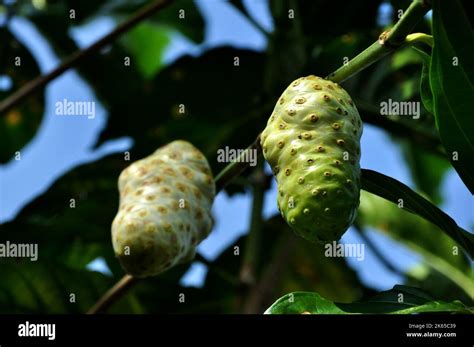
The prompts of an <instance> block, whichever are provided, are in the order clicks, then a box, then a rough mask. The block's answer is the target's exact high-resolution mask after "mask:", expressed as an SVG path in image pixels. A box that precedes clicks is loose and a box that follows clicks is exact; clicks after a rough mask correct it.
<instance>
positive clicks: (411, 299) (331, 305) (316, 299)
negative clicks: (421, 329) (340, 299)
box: [265, 286, 469, 314]
mask: <svg viewBox="0 0 474 347" xmlns="http://www.w3.org/2000/svg"><path fill="white" fill-rule="evenodd" d="M400 295H401V296H400ZM400 298H402V299H401V300H400ZM400 301H401V302H400ZM428 312H451V313H469V309H468V308H467V307H466V306H465V305H463V304H462V303H461V302H460V301H453V302H443V301H434V300H433V301H432V300H430V298H429V297H427V296H425V295H423V294H421V293H420V291H419V290H417V289H416V288H409V287H406V286H395V287H394V288H393V289H392V290H390V291H388V292H382V293H380V294H378V295H377V296H376V297H374V298H373V299H371V300H368V301H365V302H355V303H351V304H343V303H337V302H333V301H331V300H328V299H325V298H324V297H322V296H321V295H319V294H318V293H311V292H294V293H290V294H286V295H285V296H283V297H281V298H280V299H278V300H277V301H276V302H275V303H274V304H273V305H271V306H270V307H269V308H268V309H267V311H266V312H265V313H266V314H361V313H362V314H363V313H390V314H413V313H428Z"/></svg>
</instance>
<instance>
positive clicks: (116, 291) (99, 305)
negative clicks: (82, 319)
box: [87, 275, 138, 314]
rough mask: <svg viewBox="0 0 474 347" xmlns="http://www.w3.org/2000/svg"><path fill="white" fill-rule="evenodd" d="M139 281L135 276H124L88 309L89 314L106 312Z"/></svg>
mask: <svg viewBox="0 0 474 347" xmlns="http://www.w3.org/2000/svg"><path fill="white" fill-rule="evenodd" d="M137 282H138V279H137V278H135V277H132V276H130V275H125V276H123V277H122V279H121V280H120V281H118V282H117V283H115V285H114V286H113V287H112V288H110V289H109V290H108V291H107V292H106V293H105V294H104V295H103V296H102V297H101V298H100V300H99V301H97V302H96V303H95V305H94V306H92V307H91V309H90V310H89V311H87V314H97V313H103V312H105V311H106V310H107V309H108V308H109V307H110V305H112V304H113V303H114V302H116V301H117V300H118V299H120V298H121V297H122V295H123V294H125V293H126V292H127V291H128V289H130V288H132V287H133V286H134V285H135V284H136V283H137Z"/></svg>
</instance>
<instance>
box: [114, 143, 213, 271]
mask: <svg viewBox="0 0 474 347" xmlns="http://www.w3.org/2000/svg"><path fill="white" fill-rule="evenodd" d="M118 185H119V191H120V206H119V211H118V213H117V215H116V217H115V219H114V221H113V223H112V243H113V247H114V251H115V255H116V256H117V257H118V259H119V261H120V263H121V265H122V267H123V268H124V270H125V271H126V272H127V273H129V274H131V275H132V276H135V277H139V278H140V277H148V276H154V275H157V274H159V273H161V272H163V271H166V270H167V269H169V268H171V267H173V266H174V265H176V264H180V263H186V262H189V261H191V260H192V259H193V258H194V255H195V249H196V246H197V245H198V244H199V242H201V241H202V240H203V239H205V238H206V237H207V235H208V234H209V232H210V231H211V228H212V224H213V220H212V216H211V206H212V202H213V199H214V196H215V184H214V180H213V178H212V175H211V169H210V167H209V164H208V162H207V160H206V158H205V157H204V156H203V155H202V154H201V152H200V151H199V150H197V149H196V148H195V147H194V146H193V145H191V144H190V143H188V142H186V141H174V142H171V143H170V144H168V145H166V146H164V147H161V148H159V149H158V150H156V151H155V152H154V153H153V154H151V155H150V156H148V157H146V158H144V159H141V160H138V161H136V162H135V163H133V164H131V165H130V166H128V167H127V168H126V169H125V170H123V171H122V173H121V174H120V177H119V181H118Z"/></svg>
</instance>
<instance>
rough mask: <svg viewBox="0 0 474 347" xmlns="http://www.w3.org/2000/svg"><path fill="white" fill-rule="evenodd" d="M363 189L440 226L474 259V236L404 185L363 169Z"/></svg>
mask: <svg viewBox="0 0 474 347" xmlns="http://www.w3.org/2000/svg"><path fill="white" fill-rule="evenodd" d="M362 189H364V190H366V191H368V192H370V193H372V194H375V195H378V196H380V197H383V198H385V199H387V200H389V201H391V202H393V203H395V204H400V203H403V208H404V209H406V210H407V211H409V212H411V213H415V214H418V215H419V216H421V217H423V218H425V219H426V220H428V221H430V222H431V223H433V224H435V225H436V226H438V227H439V228H440V229H441V230H443V231H444V232H445V233H446V234H447V235H448V236H449V237H451V239H453V240H454V241H456V242H457V243H459V245H460V246H461V247H463V248H464V250H465V251H466V252H467V253H468V254H469V256H470V257H471V259H472V258H474V236H473V235H472V234H471V233H469V232H467V231H466V230H463V229H462V228H460V227H459V226H458V225H457V224H456V222H455V221H454V220H453V219H452V218H451V217H450V216H448V215H447V214H446V213H444V212H443V211H441V210H440V209H439V208H438V207H436V206H435V205H433V204H432V203H431V202H429V201H428V200H426V199H425V198H423V197H422V196H420V195H418V194H417V193H415V192H414V191H413V190H411V189H410V188H409V187H407V186H406V185H404V184H403V183H401V182H399V181H397V180H396V179H394V178H391V177H388V176H385V175H383V174H381V173H379V172H376V171H372V170H367V169H362Z"/></svg>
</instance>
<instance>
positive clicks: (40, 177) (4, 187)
mask: <svg viewBox="0 0 474 347" xmlns="http://www.w3.org/2000/svg"><path fill="white" fill-rule="evenodd" d="M245 3H246V5H247V6H248V8H249V10H250V13H251V14H252V16H253V17H254V18H255V20H257V21H258V22H259V23H260V24H261V25H262V26H263V27H264V28H266V29H267V30H271V29H272V25H273V24H272V20H271V16H270V13H269V10H268V4H267V1H265V0H259V1H250V0H249V1H245ZM197 4H198V7H199V9H200V10H201V12H202V14H203V15H204V17H205V18H206V21H207V28H206V36H205V41H204V43H202V44H201V45H195V44H193V43H191V42H189V41H188V40H187V39H186V38H185V37H183V36H182V35H180V34H178V33H174V34H173V35H172V37H173V39H172V42H171V44H170V46H169V47H168V48H167V51H166V53H165V57H164V59H165V62H167V63H171V62H173V61H174V60H176V59H177V58H179V57H180V56H182V55H183V54H193V55H198V54H200V53H201V52H203V51H204V50H206V49H210V48H213V47H217V46H221V45H229V44H230V45H233V46H236V47H241V48H247V49H253V50H256V51H261V50H264V49H265V47H266V39H265V37H264V36H263V35H262V34H261V33H260V32H259V31H257V30H255V29H254V28H253V27H252V25H251V24H249V23H248V22H247V21H246V20H245V18H244V17H243V16H242V15H240V14H239V13H237V12H235V11H234V10H233V9H232V8H231V6H230V5H229V4H227V3H226V2H225V1H219V0H213V1H205V0H201V1H197ZM114 26H115V22H114V21H113V20H112V19H110V18H97V19H95V20H93V21H92V22H89V23H88V24H87V25H84V26H81V27H77V28H75V29H74V30H72V31H71V33H70V34H71V36H72V37H73V38H74V39H75V40H76V42H77V43H78V45H79V46H81V47H85V46H88V45H89V44H91V43H92V42H94V41H95V40H97V39H98V38H100V37H102V36H103V35H104V34H106V33H108V32H109V31H110V30H111V29H113V27H114ZM11 29H12V30H13V32H14V33H15V34H16V36H17V37H18V39H19V40H20V41H22V42H23V43H25V44H26V45H27V46H28V47H29V48H30V49H31V53H32V54H33V55H34V57H35V58H36V60H37V61H38V63H39V65H40V68H41V72H42V73H43V74H44V73H47V72H48V71H50V70H51V69H53V68H54V67H55V66H56V65H57V64H58V63H59V60H58V58H57V57H56V55H55V54H54V52H53V50H52V48H51V47H50V46H49V44H48V42H47V41H46V40H45V39H44V38H43V37H41V35H40V34H39V33H38V32H37V31H36V29H35V28H34V27H33V26H32V25H31V24H30V23H29V22H27V21H25V20H22V19H15V20H13V22H12V23H11ZM46 98H47V102H46V109H45V115H44V118H43V122H42V124H41V127H40V129H39V131H38V133H37V134H36V135H35V137H34V138H33V139H32V140H31V141H30V143H29V144H27V145H26V146H25V148H23V149H22V150H21V153H22V160H21V161H11V162H9V163H7V164H5V165H0V222H2V221H3V222H4V221H7V220H10V219H12V218H13V217H14V216H15V214H16V213H17V212H18V211H19V209H20V208H21V207H22V206H24V205H25V204H26V203H28V202H29V201H31V200H32V199H33V198H35V197H36V196H38V195H39V194H41V193H42V192H44V191H45V190H46V189H47V188H48V187H49V186H50V185H51V184H52V183H53V182H54V181H55V180H56V179H58V178H59V177H61V175H63V174H64V173H65V172H67V171H68V170H70V169H72V168H73V167H75V166H77V165H79V164H82V163H86V162H91V161H94V160H97V159H98V158H101V157H103V156H105V155H108V154H110V153H114V152H123V151H125V150H127V149H128V148H130V147H131V146H132V145H133V144H132V141H131V140H130V139H128V138H118V139H114V140H111V141H108V142H106V143H105V144H103V145H102V146H101V147H100V148H98V149H92V146H93V144H94V143H95V140H96V137H97V135H98V134H99V133H100V131H101V130H102V129H103V128H104V127H105V126H106V122H107V110H106V109H105V108H104V107H102V105H100V103H99V102H98V100H97V99H96V98H95V95H94V94H93V91H92V90H91V89H90V88H89V87H88V85H87V83H86V82H85V81H84V80H82V79H81V77H80V76H79V75H78V74H77V73H76V72H75V71H74V70H71V71H68V72H67V73H65V74H63V75H62V76H61V77H59V78H58V79H56V80H55V81H54V82H52V83H50V84H49V86H48V87H47V89H46ZM63 98H66V99H76V100H90V101H96V117H95V119H94V120H88V119H86V118H85V117H78V118H75V119H71V118H70V117H69V118H67V119H66V118H61V117H54V116H53V105H54V102H55V101H57V100H62V99H63ZM246 145H247V144H242V146H243V147H245V146H246ZM361 165H362V167H364V168H369V169H373V170H377V171H379V172H382V173H385V174H387V175H390V176H392V177H394V178H396V179H398V180H400V181H402V182H404V183H406V184H408V185H410V186H413V184H412V180H411V178H410V175H409V171H408V169H407V167H406V165H405V164H404V162H403V159H402V156H401V153H400V151H399V149H398V148H397V146H395V145H394V144H393V143H392V142H391V140H390V139H389V138H388V136H387V135H386V134H385V133H384V132H383V131H381V130H380V129H378V128H375V127H372V126H370V125H366V126H365V129H364V134H363V137H362V162H361ZM267 169H268V168H267ZM32 173H34V174H32ZM20 182H21V184H20ZM442 191H443V193H444V196H445V203H444V204H443V206H442V208H443V209H444V211H446V212H447V213H448V214H450V215H451V216H452V217H453V218H454V219H455V220H456V221H457V222H458V224H460V225H461V226H462V227H464V228H467V229H469V230H471V229H472V226H473V216H474V204H473V199H472V196H471V195H470V194H469V192H468V191H467V189H466V188H465V187H464V185H463V184H462V182H461V180H460V179H459V177H458V176H457V174H456V173H455V172H454V171H452V170H451V171H450V172H449V174H448V175H447V176H446V179H445V180H444V182H443V187H442ZM250 201H251V196H250V194H240V195H237V196H235V197H233V198H229V197H228V196H227V195H226V194H225V193H221V194H219V195H218V196H217V198H216V201H215V204H214V208H213V214H214V216H215V219H216V225H215V228H214V230H213V232H212V234H211V235H210V236H209V237H208V239H206V240H205V241H203V242H202V244H201V245H200V246H199V249H198V250H199V252H200V253H201V254H202V255H203V256H204V257H206V258H207V259H209V260H212V259H214V258H215V257H217V256H218V255H219V254H220V252H221V251H222V250H224V249H225V248H227V247H228V246H229V245H231V244H232V243H233V242H235V240H236V239H237V238H238V237H240V236H241V235H242V234H243V233H245V231H246V229H247V223H248V220H249V218H250ZM277 212H278V211H277V208H276V189H275V183H273V186H272V189H271V191H270V192H269V193H268V194H267V195H266V197H265V203H264V215H265V217H270V216H273V215H274V214H276V213H277ZM370 236H371V238H372V239H373V241H374V243H375V244H376V245H378V246H379V248H381V249H390V253H389V257H390V260H391V261H392V262H393V263H394V264H395V265H396V266H397V267H398V268H399V269H401V270H402V271H404V270H407V269H409V268H410V267H412V266H414V265H416V264H417V263H418V262H419V259H418V258H417V257H416V256H415V255H414V254H412V253H411V252H410V251H408V250H407V249H405V248H404V247H403V246H400V245H398V244H396V243H394V242H392V241H391V240H390V239H388V238H387V237H385V236H383V235H381V234H379V233H376V232H371V233H370ZM342 241H343V242H350V243H354V242H362V241H361V240H359V239H358V236H357V234H356V233H355V232H354V231H353V230H349V231H348V232H347V233H346V234H345V235H344V237H343V239H342ZM348 261H349V263H350V265H351V266H353V267H354V268H355V269H357V271H358V273H359V276H360V277H361V279H362V280H363V281H364V282H365V283H366V284H367V285H370V286H372V287H374V288H377V289H388V288H391V287H392V286H393V285H394V284H396V283H400V282H401V280H402V279H401V278H399V277H398V276H397V275H395V274H393V273H391V272H388V271H387V270H386V269H385V268H384V267H383V266H382V265H381V264H380V263H379V262H378V260H377V259H376V258H375V257H374V255H373V254H372V253H371V252H370V251H369V250H368V249H366V256H365V260H364V261H362V262H359V261H357V260H355V259H351V258H348ZM91 268H92V269H94V270H98V271H106V269H105V268H104V265H103V262H102V261H101V260H100V259H99V260H97V261H96V262H95V263H94V264H93V266H92V267H91ZM205 271H206V269H205V266H204V265H202V264H198V263H195V264H194V265H193V267H192V268H191V270H190V271H189V272H188V273H187V274H186V275H185V277H184V278H183V279H182V283H183V284H186V285H199V284H200V283H202V280H203V275H204V274H205Z"/></svg>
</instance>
